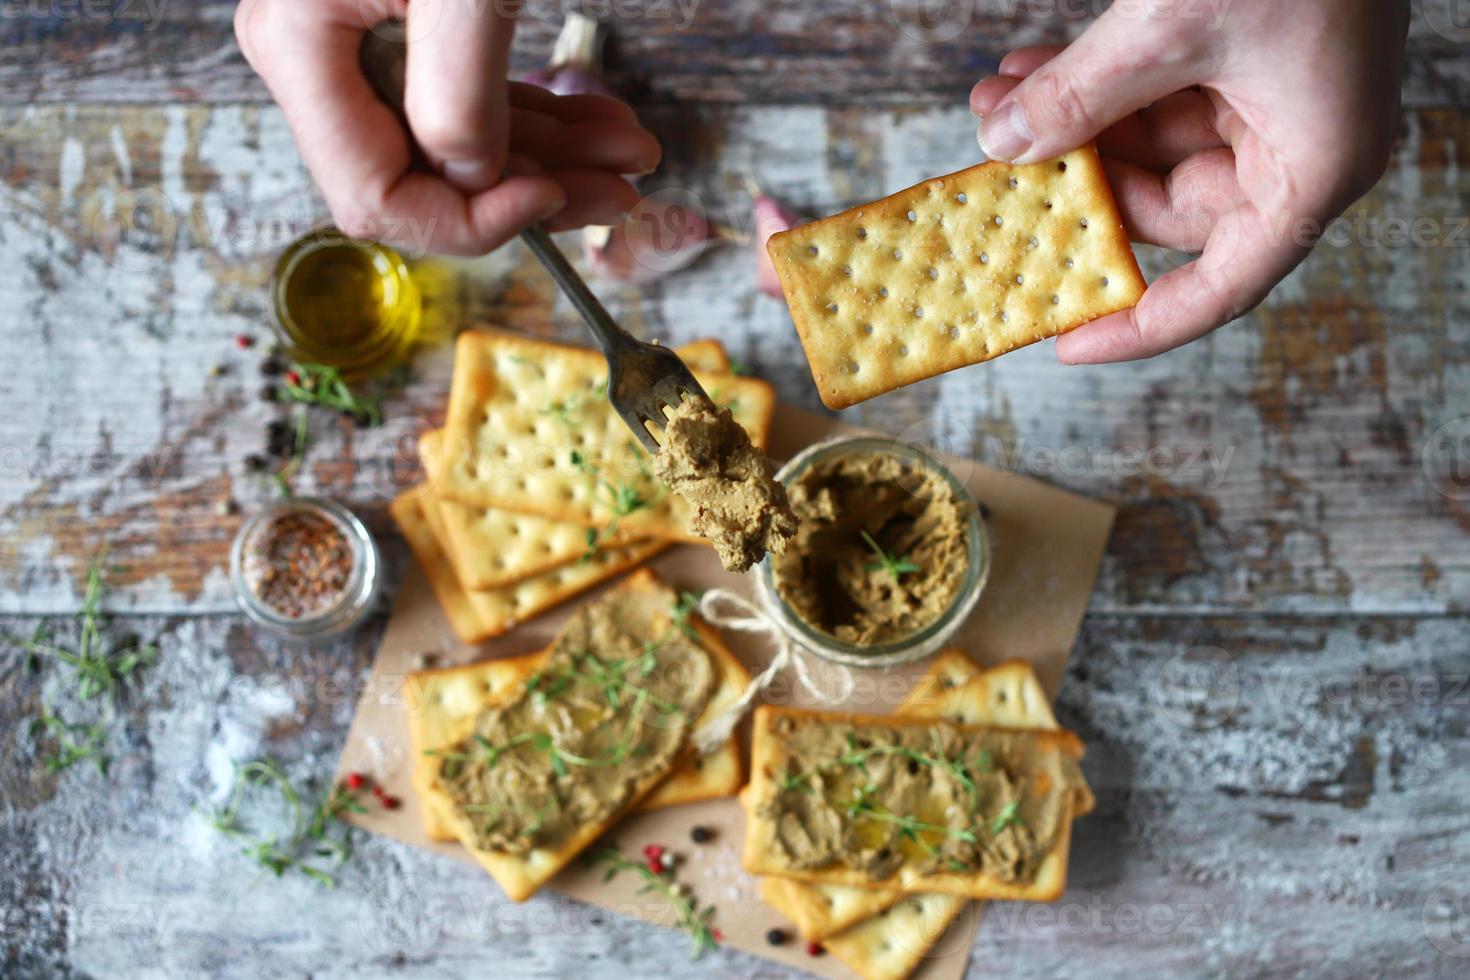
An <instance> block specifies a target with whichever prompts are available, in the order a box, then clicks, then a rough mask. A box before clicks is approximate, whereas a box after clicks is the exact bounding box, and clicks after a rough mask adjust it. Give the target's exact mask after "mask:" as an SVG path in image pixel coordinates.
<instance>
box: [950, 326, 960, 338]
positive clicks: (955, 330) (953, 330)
mask: <svg viewBox="0 0 1470 980" xmlns="http://www.w3.org/2000/svg"><path fill="white" fill-rule="evenodd" d="M949 339H950V340H959V339H960V328H959V327H956V326H951V327H950V328H949Z"/></svg>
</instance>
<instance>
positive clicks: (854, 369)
mask: <svg viewBox="0 0 1470 980" xmlns="http://www.w3.org/2000/svg"><path fill="white" fill-rule="evenodd" d="M847 373H848V374H857V373H858V362H857V361H848V362H847Z"/></svg>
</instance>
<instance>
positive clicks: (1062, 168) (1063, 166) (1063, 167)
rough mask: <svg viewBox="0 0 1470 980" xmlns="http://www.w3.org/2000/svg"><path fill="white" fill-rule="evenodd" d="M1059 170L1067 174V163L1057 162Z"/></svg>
mask: <svg viewBox="0 0 1470 980" xmlns="http://www.w3.org/2000/svg"><path fill="white" fill-rule="evenodd" d="M1057 169H1058V170H1060V171H1061V172H1062V173H1066V172H1067V161H1065V160H1058V161H1057Z"/></svg>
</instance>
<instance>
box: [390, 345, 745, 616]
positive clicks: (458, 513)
mask: <svg viewBox="0 0 1470 980" xmlns="http://www.w3.org/2000/svg"><path fill="white" fill-rule="evenodd" d="M676 350H677V351H678V354H679V357H680V358H682V359H683V360H684V363H686V364H688V365H689V366H690V368H691V369H693V370H698V371H708V372H710V373H712V374H726V373H729V370H730V355H729V354H728V353H727V352H726V351H725V345H724V344H722V343H720V342H719V341H718V340H696V341H694V342H692V343H688V344H684V345H682V346H680V347H678V348H676ZM443 438H444V430H443V429H432V430H430V431H428V432H425V433H424V434H423V435H421V436H420V437H419V461H420V462H421V463H422V464H423V467H424V473H425V476H426V477H427V478H428V482H429V485H430V486H433V485H434V483H435V481H436V480H437V479H438V478H439V466H440V463H441V461H442V459H441V457H442V453H443ZM430 496H431V497H432V501H431V502H426V504H425V505H426V506H430V507H434V508H435V509H437V510H438V516H439V526H440V527H442V528H443V529H444V534H443V535H442V541H443V544H444V548H445V551H446V552H447V554H448V557H449V560H450V563H451V564H452V565H453V566H454V570H455V572H456V574H457V575H458V576H459V582H460V584H461V585H462V586H464V587H465V588H466V589H469V590H471V591H476V590H481V589H495V588H501V587H503V586H506V585H510V584H512V583H515V582H519V581H521V580H523V579H527V578H530V577H531V576H533V575H540V574H541V573H542V572H546V571H549V570H551V569H553V568H556V567H557V566H559V565H565V564H567V563H568V562H573V561H577V560H579V559H581V558H582V557H583V556H584V555H586V553H587V548H588V537H587V528H586V527H583V526H582V525H580V524H567V523H563V522H561V521H553V520H548V519H547V518H545V517H537V516H534V515H531V514H522V513H519V512H518V511H513V510H504V509H501V508H498V507H471V506H469V505H467V504H462V503H459V502H458V501H455V500H441V499H440V498H439V497H437V496H433V495H432V494H431V495H430ZM640 536H641V535H639V534H636V533H630V532H627V531H617V532H614V533H613V534H609V535H604V536H602V537H601V538H599V539H598V541H597V544H598V545H599V546H601V547H604V548H606V547H611V546H614V545H622V544H627V543H628V542H629V541H634V540H637V539H638V538H639V537H640Z"/></svg>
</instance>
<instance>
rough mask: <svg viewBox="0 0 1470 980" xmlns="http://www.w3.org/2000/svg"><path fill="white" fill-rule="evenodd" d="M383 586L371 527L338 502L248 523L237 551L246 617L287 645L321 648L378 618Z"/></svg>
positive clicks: (302, 506)
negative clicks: (376, 610) (296, 643)
mask: <svg viewBox="0 0 1470 980" xmlns="http://www.w3.org/2000/svg"><path fill="white" fill-rule="evenodd" d="M381 579H382V562H381V558H380V556H379V554H378V546H377V543H376V542H374V541H373V537H372V535H371V534H370V533H369V532H368V529H367V527H366V526H364V525H363V523H362V521H360V520H358V519H357V515H355V514H353V513H352V511H350V510H348V509H347V508H346V507H343V506H342V505H341V504H339V503H336V502H335V501H331V500H324V499H320V498H315V497H291V498H288V499H286V500H281V501H278V502H276V503H274V504H272V505H270V506H269V507H267V508H266V509H265V510H263V511H261V512H260V513H258V514H256V515H255V516H254V517H252V518H250V520H248V521H246V522H245V524H244V526H243V527H241V528H240V531H239V533H238V534H236V535H235V543H234V545H233V546H232V547H231V549H230V584H231V585H232V586H233V587H234V590H235V601H236V602H237V603H238V604H239V606H240V609H241V611H243V612H244V613H245V615H246V616H247V617H249V619H250V620H251V622H253V623H255V625H257V626H259V627H261V628H262V629H265V630H267V631H268V632H271V633H274V634H275V635H277V636H280V637H283V638H285V639H288V640H301V641H310V640H322V639H326V638H328V637H331V636H336V635H338V634H341V633H343V632H346V631H347V630H349V629H352V628H353V627H355V626H357V625H358V624H359V623H361V622H362V621H363V619H364V618H366V617H367V615H368V614H369V613H370V612H371V611H372V609H373V605H374V602H375V600H376V598H377V594H378V587H379V585H380V582H381Z"/></svg>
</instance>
